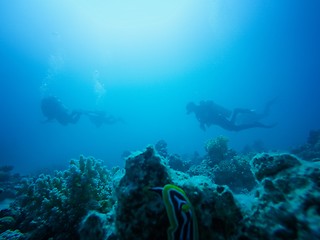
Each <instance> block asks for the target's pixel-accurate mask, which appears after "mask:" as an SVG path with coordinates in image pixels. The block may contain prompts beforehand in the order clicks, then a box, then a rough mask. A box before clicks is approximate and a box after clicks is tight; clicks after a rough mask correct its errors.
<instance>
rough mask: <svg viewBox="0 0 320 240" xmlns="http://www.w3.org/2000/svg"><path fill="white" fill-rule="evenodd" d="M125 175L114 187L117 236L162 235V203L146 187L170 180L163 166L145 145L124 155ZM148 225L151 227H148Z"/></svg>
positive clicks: (159, 236) (164, 237)
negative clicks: (116, 201) (142, 148)
mask: <svg viewBox="0 0 320 240" xmlns="http://www.w3.org/2000/svg"><path fill="white" fill-rule="evenodd" d="M125 171H126V172H125V175H124V176H123V178H122V179H121V180H120V183H119V186H118V188H117V189H116V196H117V199H118V203H117V206H116V228H117V235H118V238H119V239H123V240H125V239H159V240H160V239H166V227H167V225H166V224H163V223H167V224H168V220H167V219H166V216H165V215H164V214H162V213H163V212H164V206H163V204H162V202H161V199H159V197H158V196H157V194H156V193H154V192H152V191H150V189H149V188H150V187H157V186H164V185H165V184H167V183H169V182H170V178H169V175H168V172H167V168H166V166H165V165H164V163H163V161H162V159H161V158H160V156H159V155H155V151H154V149H153V148H152V147H151V146H149V147H147V149H146V150H145V151H144V152H138V153H136V154H133V155H131V156H130V157H129V158H127V161H126V165H125ZM152 229H153V230H154V231H152Z"/></svg>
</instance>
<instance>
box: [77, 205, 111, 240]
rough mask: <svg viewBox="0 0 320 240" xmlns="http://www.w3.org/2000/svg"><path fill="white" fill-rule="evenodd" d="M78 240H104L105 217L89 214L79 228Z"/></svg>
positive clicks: (105, 231) (105, 233)
mask: <svg viewBox="0 0 320 240" xmlns="http://www.w3.org/2000/svg"><path fill="white" fill-rule="evenodd" d="M79 235H80V240H104V239H106V237H107V221H106V215H105V214H101V213H98V212H96V211H92V212H89V213H88V215H87V216H85V217H84V219H83V221H82V222H81V224H80V227H79Z"/></svg>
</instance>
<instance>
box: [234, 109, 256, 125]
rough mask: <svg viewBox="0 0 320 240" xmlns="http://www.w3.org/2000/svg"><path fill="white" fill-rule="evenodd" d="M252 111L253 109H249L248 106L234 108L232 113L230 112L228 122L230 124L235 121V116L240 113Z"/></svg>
mask: <svg viewBox="0 0 320 240" xmlns="http://www.w3.org/2000/svg"><path fill="white" fill-rule="evenodd" d="M252 112H254V110H251V109H248V108H235V109H234V110H233V113H232V117H231V119H230V122H231V123H232V124H234V123H235V122H236V118H237V116H238V114H239V113H240V114H241V113H252Z"/></svg>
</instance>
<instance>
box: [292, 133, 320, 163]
mask: <svg viewBox="0 0 320 240" xmlns="http://www.w3.org/2000/svg"><path fill="white" fill-rule="evenodd" d="M291 152H292V153H293V154H295V155H297V156H299V157H301V158H302V159H304V160H308V161H314V162H316V161H320V130H311V131H310V132H309V137H308V141H307V143H305V144H303V145H302V146H300V147H298V148H296V149H293V150H292V151H291Z"/></svg>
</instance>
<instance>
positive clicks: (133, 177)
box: [116, 147, 242, 240]
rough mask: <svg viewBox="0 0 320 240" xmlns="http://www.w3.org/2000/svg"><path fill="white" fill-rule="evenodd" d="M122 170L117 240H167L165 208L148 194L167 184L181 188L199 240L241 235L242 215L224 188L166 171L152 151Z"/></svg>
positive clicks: (167, 169)
mask: <svg viewBox="0 0 320 240" xmlns="http://www.w3.org/2000/svg"><path fill="white" fill-rule="evenodd" d="M125 169H126V174H125V176H124V177H123V179H122V180H121V181H120V184H119V187H118V189H117V191H116V192H117V199H118V202H117V206H116V228H117V231H116V232H117V235H118V236H117V237H118V239H121V240H122V239H167V236H166V235H167V229H168V227H169V219H168V216H167V214H166V211H165V207H164V204H163V202H162V200H161V198H159V197H158V196H157V194H155V193H154V191H150V189H151V188H154V187H163V186H165V185H166V184H174V185H175V186H179V187H181V188H182V189H183V190H184V191H185V193H186V195H187V196H188V198H189V199H190V202H191V203H192V205H193V207H194V209H195V211H196V214H195V215H196V217H197V219H198V226H199V235H200V237H199V239H224V238H229V237H233V236H235V235H236V234H237V233H238V232H239V231H240V228H241V224H239V221H240V220H241V219H242V213H241V211H240V208H239V207H238V205H237V203H236V200H235V199H234V197H233V193H232V192H231V191H230V190H229V188H228V187H227V186H219V185H216V184H214V183H213V182H212V181H211V180H210V179H209V178H207V177H204V176H193V177H190V175H188V174H186V173H183V172H180V171H175V170H173V169H170V168H168V166H166V165H165V162H164V161H163V160H162V159H161V157H160V156H157V155H155V153H154V150H153V148H152V147H148V148H147V149H146V151H144V152H140V153H137V154H135V155H132V156H131V157H129V158H128V159H127V162H126V166H125ZM172 214H173V213H172Z"/></svg>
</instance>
